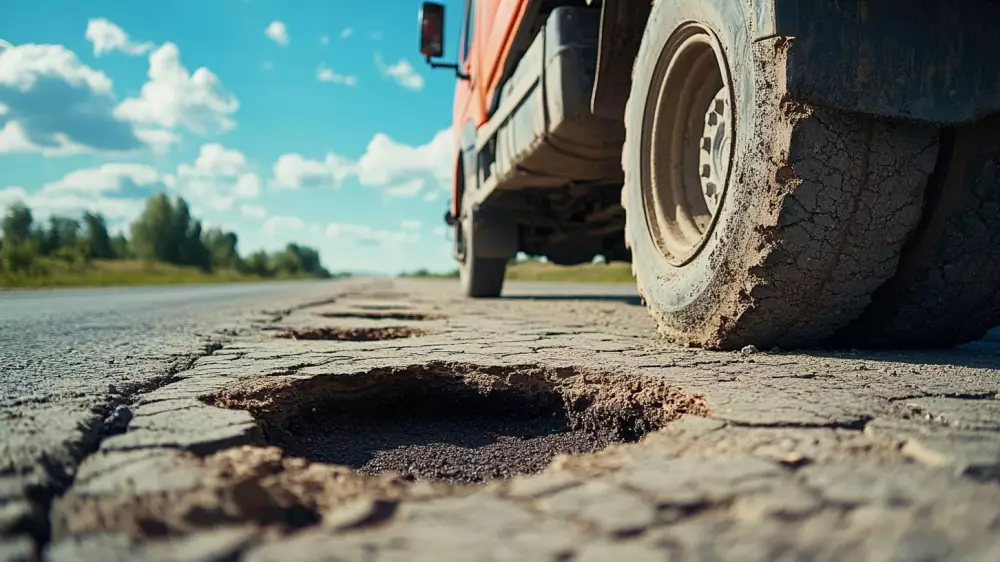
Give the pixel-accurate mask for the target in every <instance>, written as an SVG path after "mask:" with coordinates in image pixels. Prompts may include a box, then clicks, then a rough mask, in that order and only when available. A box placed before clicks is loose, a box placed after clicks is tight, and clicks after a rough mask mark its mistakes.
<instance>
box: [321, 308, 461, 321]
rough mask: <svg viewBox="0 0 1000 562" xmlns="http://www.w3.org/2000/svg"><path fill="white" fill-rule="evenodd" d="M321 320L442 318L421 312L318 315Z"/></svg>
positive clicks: (328, 313) (327, 313)
mask: <svg viewBox="0 0 1000 562" xmlns="http://www.w3.org/2000/svg"><path fill="white" fill-rule="evenodd" d="M319 316H322V317H323V318H357V319H361V320H397V321H401V322H419V321H422V320H440V319H441V318H444V316H442V315H440V314H431V313H422V312H392V311H375V312H324V313H321V314H319Z"/></svg>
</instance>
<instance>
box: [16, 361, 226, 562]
mask: <svg viewBox="0 0 1000 562" xmlns="http://www.w3.org/2000/svg"><path fill="white" fill-rule="evenodd" d="M221 348H222V345H221V344H220V343H218V342H210V343H207V344H206V345H205V346H204V347H203V350H202V353H201V354H195V355H192V356H189V357H186V358H184V360H180V361H178V360H175V361H173V362H172V363H171V364H170V366H169V367H168V369H167V371H166V372H165V373H164V374H162V375H159V376H156V377H153V378H150V379H148V380H145V381H140V382H133V383H125V384H120V385H109V388H108V394H107V395H106V398H105V400H104V402H102V403H100V404H97V405H95V406H94V407H93V408H92V409H91V412H92V413H93V417H91V418H90V419H89V420H88V421H86V422H83V423H81V424H79V425H78V426H77V429H78V431H79V433H78V434H77V436H76V437H75V438H74V439H72V440H71V441H70V443H69V446H68V450H69V451H70V458H69V463H68V464H67V463H66V462H65V461H62V460H60V461H56V460H54V459H49V458H47V457H46V458H43V459H42V461H41V468H42V470H43V473H44V475H45V476H46V478H45V482H46V483H45V484H44V485H42V486H37V487H34V488H33V489H32V490H30V492H29V501H30V503H31V509H30V510H28V511H26V512H25V513H24V516H23V517H22V518H21V519H20V520H16V521H14V522H12V524H11V525H10V526H9V529H7V531H8V532H7V533H6V534H7V535H8V536H11V537H13V536H17V535H28V536H29V537H31V540H32V542H33V543H34V548H35V556H37V557H39V558H40V557H41V553H42V552H43V551H44V550H45V547H46V546H47V545H48V544H49V542H50V541H51V539H52V528H51V512H52V507H53V504H54V503H55V502H56V501H57V499H58V498H60V497H62V496H64V495H65V494H66V493H67V492H68V491H69V490H71V489H72V487H73V484H74V482H75V478H76V471H77V469H78V468H79V467H80V465H81V464H82V463H83V462H84V461H85V460H86V459H87V458H88V457H90V456H91V455H93V454H94V453H96V452H97V451H98V450H99V449H100V447H101V443H102V442H103V441H104V439H106V438H108V437H110V436H112V435H117V434H121V433H124V432H126V431H127V430H128V424H129V422H130V421H131V419H132V414H131V410H130V408H129V407H130V405H131V404H133V403H134V402H135V400H136V399H137V398H138V397H139V396H140V395H142V394H144V393H147V392H151V391H153V390H156V389H158V388H160V387H163V386H166V385H168V384H171V383H173V382H176V381H177V380H179V378H178V374H179V373H182V372H184V371H187V370H190V369H191V368H192V367H193V366H194V363H195V362H196V361H197V360H198V359H200V358H201V357H205V356H208V355H212V354H213V353H215V352H216V351H217V350H219V349H221Z"/></svg>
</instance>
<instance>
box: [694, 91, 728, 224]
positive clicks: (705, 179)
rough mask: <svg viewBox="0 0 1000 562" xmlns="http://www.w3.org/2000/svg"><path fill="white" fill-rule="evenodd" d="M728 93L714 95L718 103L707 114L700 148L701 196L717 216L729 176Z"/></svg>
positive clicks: (714, 100)
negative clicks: (716, 212) (727, 176)
mask: <svg viewBox="0 0 1000 562" xmlns="http://www.w3.org/2000/svg"><path fill="white" fill-rule="evenodd" d="M729 136H730V135H729V92H728V91H726V89H725V88H723V89H721V90H719V91H718V93H716V94H715V99H713V100H712V103H711V104H710V105H709V107H708V111H707V112H706V113H705V128H704V136H702V138H701V146H700V147H699V154H698V157H699V164H700V169H701V173H700V177H701V192H702V195H704V196H705V204H706V205H707V206H708V210H709V211H710V212H712V214H714V213H715V210H716V209H718V207H719V203H720V202H721V201H722V189H723V187H724V186H725V184H726V175H727V174H728V172H729V150H730V148H729V147H730V146H731V144H732V143H731V142H730V139H729Z"/></svg>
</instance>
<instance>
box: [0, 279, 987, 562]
mask: <svg viewBox="0 0 1000 562" xmlns="http://www.w3.org/2000/svg"><path fill="white" fill-rule="evenodd" d="M457 293H458V288H457V286H456V283H455V282H452V281H404V280H363V279H356V280H349V281H335V282H325V283H311V284H294V285H253V286H250V285H247V286H241V287H238V288H237V287H210V288H172V289H142V290H134V292H133V291H132V290H129V291H67V292H58V293H19V294H6V295H0V317H2V318H3V325H2V328H0V329H2V334H0V361H2V363H0V384H2V389H3V400H4V403H3V408H2V413H0V431H3V432H4V435H5V438H4V440H3V446H2V448H0V453H2V457H0V463H2V464H0V502H3V503H2V507H0V537H2V538H0V560H5V559H6V560H33V559H36V558H44V559H46V560H58V561H62V560H119V559H121V560H251V561H264V560H281V561H282V562H290V561H292V560H377V561H380V560H408V561H409V560H518V561H524V560H554V561H573V562H589V561H596V560H611V559H616V560H618V559H620V560H640V561H641V560H741V561H743V560H887V561H888V560H901V561H902V560H982V561H987V560H989V561H992V560H996V558H997V552H1000V400H998V391H1000V371H998V370H997V367H998V365H1000V346H998V345H997V344H996V343H995V342H993V341H989V340H987V341H984V342H980V343H977V344H972V345H968V346H964V347H962V348H955V349H949V350H936V351H905V352H860V351H852V350H840V351H824V350H807V351H795V352H786V351H781V350H761V351H755V350H745V351H744V352H733V353H731V352H706V351H701V350H696V349H689V348H682V347H677V346H673V345H670V344H667V343H665V342H663V341H660V340H658V339H656V337H655V330H654V326H653V322H652V320H651V319H650V318H649V316H648V314H647V313H646V311H645V309H644V308H643V307H642V306H641V305H640V303H639V302H638V299H637V298H636V297H635V291H634V289H633V288H632V287H617V286H598V285H594V286H567V285H554V284H553V285H518V284H512V285H510V286H509V287H508V290H507V291H506V292H505V295H506V296H505V298H502V299H498V300H481V301H469V300H464V299H461V298H458V296H457ZM421 316H423V317H424V319H421ZM306 334H313V335H316V334H320V335H324V334H325V336H324V338H325V339H314V338H312V337H299V336H303V335H306ZM279 336H280V337H279ZM407 336H408V337H407ZM382 338H391V339H382ZM351 340H360V341H351ZM430 366H433V368H432V367H430ZM449 370H454V371H455V372H459V371H461V372H463V373H480V372H481V373H489V374H490V375H489V377H486V376H485V375H482V376H480V375H478V374H477V375H475V376H476V377H479V378H475V377H474V380H475V381H480V383H478V384H481V387H482V388H478V391H482V392H492V391H493V390H494V389H496V388H499V387H502V386H503V385H505V384H506V385H512V386H511V388H513V387H515V386H517V385H522V386H524V385H531V384H536V383H537V382H538V381H539V380H541V379H539V378H538V377H539V376H542V375H538V373H543V374H544V376H546V377H549V379H547V380H549V382H550V383H551V384H556V383H558V384H564V385H577V386H576V387H573V388H577V387H579V388H582V389H584V390H581V391H580V393H579V394H578V395H575V399H579V400H576V401H568V402H567V404H568V405H567V408H569V409H572V408H577V407H579V408H583V409H586V408H598V409H603V410H601V411H604V412H614V411H615V410H616V409H619V410H622V411H628V412H631V413H632V414H634V413H635V412H633V410H634V409H635V408H636V404H637V403H638V402H630V400H632V399H633V398H634V397H635V396H636V395H637V393H638V394H641V392H640V391H639V390H637V389H639V388H640V385H638V384H637V383H635V381H637V380H638V381H656V382H657V383H658V384H660V386H663V387H664V388H666V386H669V388H670V389H671V390H670V392H669V393H667V394H663V396H669V397H670V399H669V400H664V399H660V398H658V399H657V400H658V401H654V402H650V401H649V400H647V401H646V402H641V406H642V408H646V410H642V411H641V412H639V414H636V415H646V414H647V413H648V411H647V410H649V409H651V408H652V409H657V408H661V409H662V410H663V411H664V412H666V411H667V410H669V414H670V415H664V416H662V419H663V420H665V421H664V423H662V424H659V425H657V426H655V427H659V429H655V428H654V429H655V430H654V431H650V432H649V433H647V434H646V435H645V436H644V437H643V438H642V439H641V440H639V441H638V442H625V443H619V444H612V445H610V446H609V447H608V448H606V449H603V450H601V451H598V452H587V453H582V454H557V455H555V457H554V458H553V459H552V461H551V462H550V463H549V464H548V465H547V467H546V468H544V469H543V470H542V471H541V472H538V473H536V474H529V475H520V476H514V477H512V478H506V479H498V480H492V481H488V482H485V483H467V482H463V483H453V482H448V481H444V480H441V481H439V480H434V479H429V480H424V479H420V478H416V479H415V478H414V477H413V476H408V475H406V474H401V473H399V472H384V473H380V474H374V475H373V474H367V473H359V472H358V471H357V470H355V469H354V468H351V467H346V466H339V465H334V464H329V463H325V462H322V460H319V459H322V458H323V456H322V454H321V455H317V456H315V457H311V458H299V457H295V456H294V455H291V454H285V453H283V452H282V450H281V449H280V448H278V447H275V446H274V439H272V438H271V433H272V432H273V430H274V428H273V427H272V426H271V425H269V424H273V423H277V422H275V421H274V420H275V419H278V418H275V417H274V416H275V415H276V414H275V412H274V411H273V408H274V407H275V406H274V405H275V404H278V405H281V406H282V407H287V405H286V404H285V403H284V402H280V401H277V402H276V401H275V400H276V399H275V397H277V396H281V397H283V398H282V400H286V399H289V400H290V399H291V398H288V397H289V396H291V397H293V398H295V397H298V398H295V399H297V400H300V402H301V404H302V409H304V410H308V409H312V410H316V409H317V408H323V407H324V406H323V405H324V404H325V403H324V402H321V401H318V400H319V398H317V397H318V396H319V393H320V391H321V390H322V391H323V392H326V393H328V394H330V395H338V396H342V395H349V394H350V393H353V392H358V391H359V390H358V389H361V388H363V387H364V384H363V383H365V381H366V380H369V379H371V380H374V379H376V378H378V377H379V376H384V375H385V373H390V374H392V375H393V376H398V377H410V376H413V377H432V378H429V379H428V380H433V377H435V376H440V373H441V372H444V373H445V374H447V372H449ZM595 373H599V374H601V376H604V377H607V376H608V373H611V374H614V375H615V376H621V377H625V378H624V379H622V380H624V381H626V382H624V383H621V384H618V386H616V387H611V386H608V387H600V386H598V387H595V388H597V390H594V391H592V392H591V391H588V390H586V389H587V388H590V387H588V386H586V385H588V384H591V385H592V384H595V381H598V383H599V377H598V375H595ZM616 380H617V379H616ZM483 381H485V382H483ZM551 381H556V383H553V382H551ZM628 381H632V383H629V382H628ZM348 383H349V384H348ZM616 384H617V383H616ZM630 384H632V386H629V385H630ZM109 385H112V387H109ZM288 388H293V389H296V388H304V389H307V390H306V391H302V392H299V393H298V394H294V393H291V394H289V393H288V392H285V394H281V393H280V392H279V391H281V389H288ZM503 388H506V387H503ZM503 388H501V390H503ZM532 388H533V387H532ZM630 388H631V390H629V389H630ZM484 389H485V390H484ZM622 389H624V391H623V390H622ZM588 392H589V393H588ZM581 397H583V398H585V400H583V399H582V398H581ZM224 398H225V399H224ZM416 399H419V395H415V397H414V400H416ZM310 400H311V401H310ZM581 400H582V402H581ZM571 406H572V408H571ZM442 407H443V406H442ZM268 408H272V409H271V410H269V409H268ZM640 409H641V408H640ZM567 411H569V410H567ZM574 411H575V410H574ZM278 413H280V412H278ZM335 413H336V412H335ZM337 415H344V413H343V412H340V413H338V414H337ZM630 415H631V414H630ZM268 416H270V417H268ZM279 417H280V416H279ZM295 419H296V420H298V421H295V423H299V424H300V425H301V423H304V422H302V421H301V420H308V419H309V418H308V417H303V418H295ZM336 419H337V418H336V417H332V418H327V419H325V421H324V423H331V422H330V420H336ZM442 419H447V418H446V417H445V418H442ZM281 423H285V422H284V421H282V422H281ZM289 423H292V422H289ZM455 423H459V424H460V423H462V421H461V420H457V421H455ZM372 425H378V426H379V427H378V431H379V432H381V433H380V434H385V432H386V431H387V429H386V427H385V426H386V424H385V423H382V424H372ZM432 425H433V424H432ZM288 427H290V428H292V429H295V431H298V433H297V435H300V436H301V437H300V438H301V439H303V440H308V439H310V436H313V437H314V438H315V432H313V433H310V431H303V430H302V428H301V427H298V428H297V429H296V428H295V427H293V426H291V425H290V426H288ZM313 429H315V428H313ZM349 431H354V432H356V433H357V434H358V439H359V440H364V439H365V438H366V431H367V429H366V426H365V424H363V423H358V424H356V425H355V426H351V427H350V428H349ZM373 431H374V430H373ZM450 431H451V432H454V431H455V428H454V427H452V428H451V429H450ZM319 437H322V436H319ZM343 439H344V435H343V434H339V435H338V436H337V438H336V439H329V440H327V441H324V440H323V439H320V438H315V439H314V440H313V441H308V442H306V441H303V442H300V443H298V444H297V445H298V447H296V448H295V450H299V449H302V450H308V449H309V446H313V447H323V446H324V445H323V443H325V442H329V443H338V442H342V441H343ZM390 441H391V440H390ZM331 446H335V445H331ZM289 449H292V448H291V447H289ZM441 450H442V451H447V450H448V448H443V449H441ZM330 456H331V457H332V458H336V455H330Z"/></svg>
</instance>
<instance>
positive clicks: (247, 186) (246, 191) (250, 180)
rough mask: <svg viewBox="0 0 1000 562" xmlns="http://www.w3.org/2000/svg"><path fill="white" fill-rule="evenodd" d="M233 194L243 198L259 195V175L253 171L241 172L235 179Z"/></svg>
mask: <svg viewBox="0 0 1000 562" xmlns="http://www.w3.org/2000/svg"><path fill="white" fill-rule="evenodd" d="M233 195H235V196H236V197H243V198H255V197H258V196H259V195H260V176H258V175H257V174H254V173H248V174H243V175H242V176H240V178H239V179H238V180H236V187H235V188H234V189H233Z"/></svg>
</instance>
